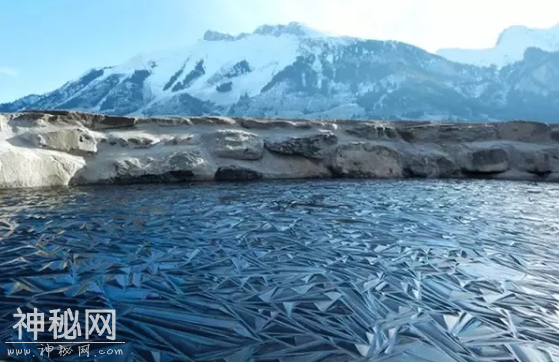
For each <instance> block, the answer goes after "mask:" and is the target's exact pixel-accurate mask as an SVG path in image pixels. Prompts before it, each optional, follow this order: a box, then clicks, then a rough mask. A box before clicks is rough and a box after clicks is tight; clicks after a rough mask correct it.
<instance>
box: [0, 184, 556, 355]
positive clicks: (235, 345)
mask: <svg viewBox="0 0 559 362" xmlns="http://www.w3.org/2000/svg"><path fill="white" fill-rule="evenodd" d="M558 200H559V185H553V184H536V183H520V182H517V183H515V182H497V181H467V182H461V181H418V182H414V181H397V182H393V181H367V182H359V181H320V182H315V181H313V182H274V183H251V184H219V185H215V184H208V185H196V186H188V185H176V186H123V187H106V188H76V189H71V188H70V189H58V190H36V191H13V190H10V191H5V192H2V193H0V283H1V288H2V289H1V290H0V342H1V343H0V345H2V347H1V349H0V353H5V348H6V343H5V342H7V341H14V340H16V339H17V333H16V332H15V330H14V329H12V326H13V325H14V323H15V320H14V318H13V313H15V311H16V308H27V309H29V308H38V309H39V310H42V311H45V312H47V311H48V310H49V309H54V308H68V307H70V308H73V309H79V310H85V309H88V308H92V309H93V308H95V309H101V308H110V309H116V315H117V339H118V340H120V341H126V342H127V343H126V344H123V345H121V346H120V347H121V348H123V350H124V351H125V355H124V356H121V357H119V358H118V359H116V357H113V359H110V358H105V359H102V360H103V361H105V360H114V361H123V360H127V361H154V362H155V361H197V362H198V361H220V362H244V361H247V362H248V361H266V362H276V361H281V362H299V361H301V362H318V361H321V362H326V361H328V362H334V361H336V362H341V361H387V362H388V361H390V362H396V361H433V362H446V361H448V362H450V361H460V362H466V361H468V362H474V361H521V362H526V361H537V362H540V361H541V362H543V361H553V360H559V203H558V202H557V201H558ZM45 338H47V337H45ZM25 340H27V341H30V340H32V336H30V335H26V336H25ZM29 346H30V348H36V347H33V346H36V345H29ZM2 359H4V358H2ZM21 359H23V357H21ZM53 359H54V360H56V358H53ZM44 360H48V359H44ZM66 360H76V357H75V356H74V357H72V359H68V358H67V359H66Z"/></svg>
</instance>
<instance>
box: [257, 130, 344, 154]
mask: <svg viewBox="0 0 559 362" xmlns="http://www.w3.org/2000/svg"><path fill="white" fill-rule="evenodd" d="M337 143H338V136H336V135H335V134H333V133H331V132H328V133H321V134H317V135H314V136H307V137H290V138H287V139H282V140H266V141H265V143H264V147H265V148H266V149H267V150H269V151H271V152H275V153H279V154H282V155H293V156H303V157H307V158H313V159H323V158H325V157H326V156H327V155H328V150H329V148H330V147H331V146H333V145H335V144H337Z"/></svg>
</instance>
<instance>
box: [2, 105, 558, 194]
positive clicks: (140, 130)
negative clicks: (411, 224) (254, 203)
mask: <svg viewBox="0 0 559 362" xmlns="http://www.w3.org/2000/svg"><path fill="white" fill-rule="evenodd" d="M247 126H248V127H251V128H250V131H249V130H248V128H247ZM107 127H108V128H107ZM556 131H557V128H555V129H552V128H550V127H549V125H547V124H539V123H534V122H507V123H491V124H482V123H476V124H441V123H427V122H424V123H413V122H387V121H362V122H358V123H356V122H355V121H347V120H340V121H332V122H327V121H304V120H301V121H283V120H265V119H234V118H228V117H188V118H186V117H165V118H146V119H141V118H139V119H130V118H126V117H124V118H123V117H115V119H112V118H111V117H110V116H99V115H92V114H86V113H80V112H49V113H40V112H32V113H20V114H0V188H16V187H39V186H56V185H69V184H72V185H83V184H106V183H117V184H118V183H161V182H191V181H214V180H215V181H250V180H259V179H289V178H296V179H303V178H332V177H348V178H402V177H415V178H417V177H421V178H469V177H483V178H496V179H506V178H509V179H515V180H522V179H525V180H537V181H559V142H557V141H558V140H557V137H556V133H557V132H556Z"/></svg>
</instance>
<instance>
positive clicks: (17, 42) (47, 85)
mask: <svg viewBox="0 0 559 362" xmlns="http://www.w3.org/2000/svg"><path fill="white" fill-rule="evenodd" d="M291 21H299V22H304V23H306V24H308V25H309V26H311V27H315V28H317V29H320V30H325V31H328V32H331V33H335V34H343V35H353V36H360V37H364V38H372V39H393V40H399V41H404V42H407V43H411V44H414V45H417V46H420V47H422V48H424V49H427V50H429V51H436V50H437V49H439V48H446V47H459V48H485V47H491V46H493V44H494V43H495V41H496V40H497V37H498V35H499V33H500V32H501V31H502V30H503V29H504V28H506V27H508V26H511V25H526V26H530V27H537V28H547V27H551V26H553V25H556V24H557V23H559V0H529V1H528V0H385V1H381V0H0V46H1V48H0V102H2V101H9V100H13V99H15V98H18V97H21V96H23V95H27V94H30V93H43V92H47V91H50V90H53V89H55V88H57V87H59V86H61V85H62V84H63V83H65V82H66V81H68V80H70V79H73V78H76V77H78V76H80V75H81V74H82V73H84V72H85V71H86V70H88V69H90V68H92V67H99V66H107V65H114V64H118V63H121V62H124V61H126V60H127V59H128V58H130V57H132V56H134V55H135V54H137V53H140V52H149V51H152V50H159V49H166V48H173V47H178V46H182V45H185V44H188V43H192V42H194V41H196V40H197V39H199V38H200V37H201V36H202V35H203V33H204V31H205V30H207V29H213V30H218V31H222V32H229V33H239V32H250V31H252V30H254V28H256V27H257V26H259V25H262V24H278V23H288V22H291Z"/></svg>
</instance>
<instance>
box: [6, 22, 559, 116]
mask: <svg viewBox="0 0 559 362" xmlns="http://www.w3.org/2000/svg"><path fill="white" fill-rule="evenodd" d="M557 34H559V26H558V27H554V28H552V29H549V30H530V29H526V28H522V27H512V28H510V29H508V30H506V31H504V32H503V34H502V35H501V37H500V39H499V42H498V43H497V45H496V46H495V48H493V49H489V50H479V51H473V50H472V51H469V50H441V51H440V52H439V55H435V54H431V53H429V52H427V51H424V50H422V49H420V48H417V47H415V46H412V45H409V44H405V43H400V42H395V41H377V40H365V39H358V38H351V37H333V36H327V35H324V34H321V33H320V32H317V31H315V30H313V29H310V28H308V27H306V26H304V25H302V24H299V23H290V24H288V25H273V26H272V25H264V26H261V27H259V28H258V29H256V30H255V31H254V32H253V33H250V34H240V35H236V36H233V35H229V34H222V33H218V32H214V31H208V32H206V34H205V35H204V37H203V39H201V40H199V41H198V42H196V43H195V44H193V45H190V46H187V47H184V48H181V49H176V50H173V51H168V52H163V53H152V54H144V55H138V56H136V57H134V58H132V59H130V60H129V61H128V62H126V63H124V64H122V65H118V66H113V67H105V68H98V69H91V70H89V71H88V72H86V73H85V74H84V75H83V76H82V77H80V78H79V79H76V80H72V81H70V82H68V83H66V84H64V85H63V86H62V87H60V88H59V89H57V90H55V91H53V92H50V93H47V94H43V95H30V96H26V97H23V98H21V99H19V100H16V101H14V102H11V103H5V104H0V112H15V111H20V110H26V109H27V110H29V109H64V110H81V111H87V112H98V113H105V114H115V115H142V116H151V115H206V114H214V115H229V116H253V117H274V118H337V119H341V118H344V119H351V118H354V119H418V120H424V119H429V120H452V121H465V120H469V121H486V120H509V119H529V120H540V121H550V122H559V44H558V41H557V39H558V36H557Z"/></svg>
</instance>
